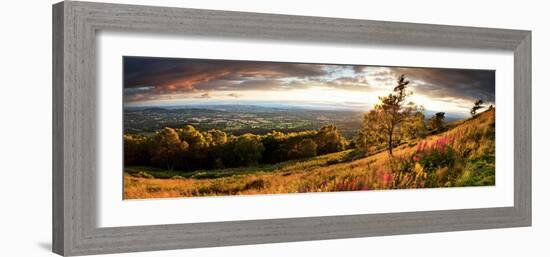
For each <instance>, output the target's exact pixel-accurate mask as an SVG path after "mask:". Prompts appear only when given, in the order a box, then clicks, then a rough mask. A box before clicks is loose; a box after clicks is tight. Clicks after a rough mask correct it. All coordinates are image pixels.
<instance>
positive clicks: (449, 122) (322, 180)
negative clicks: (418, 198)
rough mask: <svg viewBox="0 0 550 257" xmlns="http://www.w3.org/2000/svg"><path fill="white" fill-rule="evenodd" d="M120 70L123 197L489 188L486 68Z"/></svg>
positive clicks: (172, 61) (164, 64)
mask: <svg viewBox="0 0 550 257" xmlns="http://www.w3.org/2000/svg"><path fill="white" fill-rule="evenodd" d="M122 70H123V106H122V109H123V130H124V134H123V149H124V150H123V152H124V160H123V161H124V170H123V174H122V176H123V183H124V184H123V190H124V193H123V197H124V199H127V200H129V199H151V198H178V197H199V196H234V195H260V194H262V195H263V194H294V193H314V192H343V191H370V190H394V189H415V190H421V189H425V188H449V187H454V188H456V187H474V186H494V185H495V177H496V174H495V111H496V105H495V71H494V70H479V69H449V68H423V67H395V66H370V65H369V66H367V65H349V64H322V63H290V62H266V61H245V60H217V59H189V58H158V57H138V56H125V57H123V69H122ZM116 175H117V176H120V173H118V174H116Z"/></svg>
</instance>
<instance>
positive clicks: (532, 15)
mask: <svg viewBox="0 0 550 257" xmlns="http://www.w3.org/2000/svg"><path fill="white" fill-rule="evenodd" d="M112 2H123V1H114V0H113V1H112ZM124 2H131V3H142V4H148V3H156V4H158V5H173V6H183V7H191V8H206V9H220V10H237V11H250V12H267V13H283V14H296V15H309V16H329V17H344V18H357V19H375V20H390V21H404V22H419V23H438V24H449V25H467V26H483V27H497V28H517V29H528V30H532V31H533V227H530V228H514V229H495V230H484V231H467V232H451V233H434V234H421V235H404V236H390V237H375V238H359V239H343V240H328V241H313V242H296V243H284V244H269V245H252V246H237V247H220V248H208V249H192V250H177V251H163V252H149V253H133V254H123V255H117V256H224V257H229V256H239V257H246V256H254V257H256V256H277V257H279V256H313V255H315V256H335V255H337V256H348V255H355V256H357V255H359V256H398V255H402V256H403V255H406V256H441V255H445V256H460V257H464V256H520V255H525V256H549V255H550V250H549V249H548V245H547V243H548V238H549V237H550V221H549V220H550V206H549V201H548V195H550V186H549V185H548V183H550V170H548V168H547V165H546V164H547V163H546V161H547V160H548V157H547V156H546V154H547V151H545V150H546V149H547V145H548V144H550V142H549V139H548V138H549V136H548V135H547V134H546V133H547V132H548V131H549V127H548V125H549V121H548V118H546V117H548V113H546V110H547V109H548V107H547V105H546V104H547V103H548V100H547V99H546V98H547V95H548V94H550V90H549V89H548V88H549V87H550V83H549V82H548V79H547V73H548V72H547V70H548V69H549V68H550V62H548V58H549V57H550V54H549V53H550V50H549V48H550V27H549V26H548V25H547V24H545V22H544V21H546V23H547V22H548V17H547V15H548V14H547V11H548V7H546V6H545V1H528V0H524V1H510V2H505V1H502V0H501V1H493V0H491V1H479V0H473V1H470V0H462V1H440V0H433V1H424V0H416V1H407V0H380V1H364V0H363V1H360V0H358V1H351V0H338V1H319V0H302V1H298V0H277V1H254V0H230V1H223V0H218V1H214V0H193V1H183V0H180V1H166V0H165V1H152V0H127V1H124ZM53 3H54V1H51V0H50V1H43V0H42V1H38V0H36V1H30V0H27V1H7V2H5V3H3V4H2V9H1V13H0V26H1V30H0V33H1V34H0V37H1V39H0V46H1V47H0V51H1V55H0V63H1V64H0V65H1V71H2V72H1V73H0V196H1V198H0V199H1V202H0V239H1V240H0V256H33V257H34V256H53V254H52V253H51V252H50V247H51V132H52V128H51V4H53ZM510 140H512V139H511V138H510ZM545 243H546V244H545Z"/></svg>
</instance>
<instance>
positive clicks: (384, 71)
mask: <svg viewBox="0 0 550 257" xmlns="http://www.w3.org/2000/svg"><path fill="white" fill-rule="evenodd" d="M401 74H405V76H406V77H407V78H408V79H409V80H410V81H411V89H412V90H413V91H414V96H415V97H417V98H416V99H417V101H424V102H421V103H419V104H424V105H427V106H430V105H431V106H435V105H445V106H447V105H452V106H453V108H455V109H461V110H462V111H466V110H467V109H468V106H469V105H470V104H471V102H472V101H474V100H476V99H483V100H484V101H485V102H488V103H494V101H495V72H494V71H489V70H466V69H438V68H404V67H378V66H357V65H329V64H300V63H282V62H259V61H233V60H208V59H173V58H149V57H124V100H125V103H134V104H135V103H146V102H149V103H151V104H152V103H158V102H159V101H165V102H166V101H177V102H178V103H183V102H185V101H191V102H193V101H222V100H223V101H267V100H268V99H270V100H272V101H298V102H299V101H302V99H307V101H310V102H314V101H318V102H325V103H327V102H331V101H332V102H335V103H336V102H339V103H341V104H344V105H349V106H366V105H370V106H372V104H374V103H375V102H376V101H377V99H378V98H377V96H380V95H385V94H387V93H388V92H389V90H391V89H392V88H393V86H395V83H396V78H397V77H398V76H399V75H401ZM304 101H305V100H304ZM434 108H435V107H434Z"/></svg>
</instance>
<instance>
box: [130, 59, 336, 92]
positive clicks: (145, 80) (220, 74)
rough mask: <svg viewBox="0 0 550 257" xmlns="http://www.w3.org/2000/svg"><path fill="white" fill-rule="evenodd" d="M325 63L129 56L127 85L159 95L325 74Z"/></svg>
mask: <svg viewBox="0 0 550 257" xmlns="http://www.w3.org/2000/svg"><path fill="white" fill-rule="evenodd" d="M325 73H326V72H325V71H324V70H323V65H309V64H293V63H275V62H248V61H231V60H205V59H166V58H145V57H125V58H124V88H125V89H129V88H139V87H143V86H144V85H152V86H153V87H154V88H153V90H152V91H153V92H154V93H157V94H163V93H174V92H180V93H181V92H186V91H193V90H196V89H197V85H199V84H204V85H202V86H201V87H200V88H199V89H202V90H208V89H215V88H217V87H223V86H226V85H228V86H234V85H235V83H234V81H243V80H253V79H254V80H267V79H278V78H286V77H311V76H321V75H324V74H325ZM209 82H210V83H209Z"/></svg>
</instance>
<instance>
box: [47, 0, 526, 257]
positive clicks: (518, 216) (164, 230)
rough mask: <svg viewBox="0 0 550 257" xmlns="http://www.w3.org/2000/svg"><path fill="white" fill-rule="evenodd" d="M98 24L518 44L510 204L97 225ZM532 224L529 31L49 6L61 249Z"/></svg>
mask: <svg viewBox="0 0 550 257" xmlns="http://www.w3.org/2000/svg"><path fill="white" fill-rule="evenodd" d="M101 30H108V31H122V32H127V31H131V32H148V33H170V34H179V35H192V36H208V37H231V38H240V39H243V40H247V39H254V40H284V41H296V42H305V43H308V42H310V43H311V42H316V43H319V42H327V43H344V44H353V45H366V44H384V45H396V46H413V47H414V46H421V47H442V48H461V49H480V50H505V51H513V53H514V103H513V104H514V114H513V115H514V134H515V135H514V138H513V140H514V156H515V158H514V206H513V207H499V208H481V209H461V210H443V211H421V212H406V213H387V214H364V215H345V216H325V217H309V218H285V219H270V220H243V221H229V222H209V223H193V224H166V225H154V226H132V227H98V226H97V225H96V218H97V217H96V190H97V189H96V183H97V179H96V176H97V174H96V168H97V164H96V158H97V157H96V154H97V151H98V149H97V148H96V135H97V134H96V133H97V132H96V115H97V113H96V109H97V108H96V107H97V106H96V105H97V102H96V101H97V95H96V84H95V83H96V41H95V37H96V33H97V32H98V31H101ZM505 104H512V103H505ZM510 115H512V114H510ZM510 140H512V138H510ZM530 225H531V32H530V31H523V30H507V29H491V28H473V27H458V26H442V25H427V24H412V23H400V22H383V21H370V20H351V19H335V18H321V17H302V16H290V15H275V14H258V13H244V12H229V11H212V10H198V9H184V8H167V7H150V6H136V5H119V4H107V3H91V2H73V1H65V2H61V3H58V4H55V5H54V6H53V251H54V252H55V253H58V254H60V255H66V256H69V255H88V254H103V253H118V252H134V251H151V250H165V249H180V248H195V247H214V246H230V245H241V244H261V243H276V242H291V241H304V240H323V239H336V238H352V237H368V236H382V235H396V234H411V233H430V232H443V231H459V230H474V229H490V228H506V227H520V226H530Z"/></svg>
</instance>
